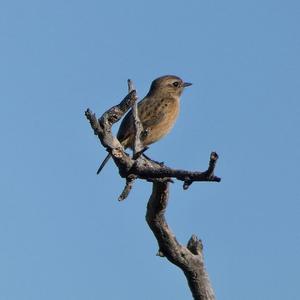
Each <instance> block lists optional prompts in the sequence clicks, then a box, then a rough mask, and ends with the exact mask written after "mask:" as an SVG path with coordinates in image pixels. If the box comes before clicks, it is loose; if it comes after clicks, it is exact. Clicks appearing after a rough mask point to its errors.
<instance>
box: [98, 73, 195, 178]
mask: <svg viewBox="0 0 300 300" xmlns="http://www.w3.org/2000/svg"><path fill="white" fill-rule="evenodd" d="M190 85H191V83H189V82H184V81H183V80H182V79H180V78H179V77H177V76H173V75H166V76H162V77H159V78H157V79H155V80H153V82H152V84H151V87H150V90H149V92H148V94H147V95H146V97H145V98H144V99H143V100H141V101H140V102H139V103H138V114H139V118H140V121H141V123H142V125H143V129H144V131H145V132H146V133H147V134H145V136H143V137H141V142H142V143H143V146H144V147H146V146H148V145H150V144H152V143H155V142H156V141H158V140H160V139H161V138H163V137H164V136H165V135H166V134H167V133H169V131H170V130H171V129H172V127H173V125H174V124H175V121H176V119H177V116H178V114H179V106H180V96H181V94H182V91H183V90H184V88H185V87H187V86H190ZM134 136H135V129H134V119H133V115H132V110H130V111H129V112H128V113H127V115H126V116H125V118H124V119H123V121H122V123H121V125H120V128H119V131H118V134H117V138H118V140H119V141H120V143H121V144H122V146H123V147H124V148H125V149H126V148H132V147H133V143H134ZM109 158H110V154H108V155H107V156H106V158H105V159H104V161H103V162H102V164H101V166H100V167H99V169H98V171H97V174H99V173H100V172H101V170H102V169H103V167H104V166H105V164H106V163H107V161H108V160H109Z"/></svg>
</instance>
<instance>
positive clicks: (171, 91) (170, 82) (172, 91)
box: [148, 75, 192, 97]
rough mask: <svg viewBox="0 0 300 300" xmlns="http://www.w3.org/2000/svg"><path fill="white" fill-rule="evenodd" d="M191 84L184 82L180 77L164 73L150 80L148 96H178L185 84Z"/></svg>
mask: <svg viewBox="0 0 300 300" xmlns="http://www.w3.org/2000/svg"><path fill="white" fill-rule="evenodd" d="M190 85H192V84H191V83H189V82H184V81H183V80H182V79H181V78H180V77H178V76H174V75H166V76H162V77H159V78H156V79H155V80H153V81H152V84H151V87H150V91H149V94H148V95H149V96H150V95H151V96H155V95H157V96H162V97H179V96H180V95H181V93H182V91H183V90H184V88H186V87H187V86H190Z"/></svg>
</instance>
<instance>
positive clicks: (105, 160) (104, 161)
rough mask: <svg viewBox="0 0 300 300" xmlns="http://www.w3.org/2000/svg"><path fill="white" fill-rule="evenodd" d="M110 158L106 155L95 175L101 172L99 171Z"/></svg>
mask: <svg viewBox="0 0 300 300" xmlns="http://www.w3.org/2000/svg"><path fill="white" fill-rule="evenodd" d="M110 158H111V155H110V154H108V155H107V156H106V157H105V159H104V160H103V162H102V164H101V165H100V167H99V169H98V171H97V175H98V174H99V173H100V172H101V170H102V169H103V167H104V166H105V165H106V163H107V162H108V160H109V159H110Z"/></svg>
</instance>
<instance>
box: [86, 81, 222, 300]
mask: <svg viewBox="0 0 300 300" xmlns="http://www.w3.org/2000/svg"><path fill="white" fill-rule="evenodd" d="M128 91H129V93H128V95H127V96H126V97H125V98H124V99H123V100H122V101H121V102H120V103H119V104H118V105H116V106H113V107H112V108H110V109H109V110H108V111H106V112H105V113H104V114H103V115H102V116H101V118H100V119H99V120H97V118H96V116H95V114H94V113H92V112H91V111H90V110H89V109H87V110H86V112H85V116H86V118H87V119H88V120H89V122H90V125H91V127H92V129H93V130H94V134H95V135H97V136H98V138H99V140H100V142H101V144H102V145H103V146H104V147H105V148H106V150H107V151H108V152H109V153H110V154H111V155H112V157H113V159H114V162H115V164H116V165H117V167H118V169H119V173H120V176H121V177H123V178H126V185H125V187H124V190H123V191H122V193H121V195H120V196H119V200H124V199H125V198H126V197H127V196H128V195H129V192H130V190H131V189H132V186H133V182H134V180H136V179H138V178H139V179H144V180H147V181H149V182H153V189H152V194H151V197H150V199H149V202H148V205H147V214H146V220H147V223H148V225H149V227H150V228H151V230H152V231H153V233H154V235H155V237H156V239H157V241H158V245H159V251H158V255H159V256H162V257H164V256H165V257H166V258H167V259H168V260H169V261H170V262H172V263H173V264H175V265H176V266H178V267H179V268H180V269H181V270H182V271H183V272H184V274H185V276H186V278H187V281H188V284H189V287H190V290H191V292H192V294H193V297H194V299H195V300H214V299H215V296H214V292H213V289H212V287H211V284H210V281H209V278H208V274H207V271H206V269H205V266H204V259H203V245H202V242H201V241H200V240H199V239H198V238H197V237H196V236H195V235H192V237H191V238H190V240H189V242H188V244H187V246H186V247H185V246H182V245H180V244H179V243H178V241H177V240H176V238H175V236H174V234H173V233H172V231H171V230H170V228H169V227H168V224H167V222H166V220H165V216H164V214H165V210H166V208H167V204H168V195H169V183H170V182H173V180H172V178H176V179H178V180H181V181H183V188H184V189H187V188H188V187H189V186H190V185H191V184H192V183H193V182H195V181H212V182H220V181H221V178H219V177H217V176H215V175H214V169H215V166H216V162H217V160H218V154H217V153H216V152H212V153H211V155H210V161H209V165H208V169H207V170H206V171H204V172H199V171H194V172H192V171H186V170H179V169H172V168H170V167H167V166H165V165H163V164H160V163H157V162H155V161H153V160H150V159H148V158H147V157H145V156H144V155H142V153H143V152H144V151H145V150H146V149H145V148H144V147H143V145H142V143H141V141H140V137H141V134H143V127H142V124H141V122H140V120H139V117H138V110H137V104H136V100H137V95H136V91H135V90H134V87H133V83H132V81H131V80H128ZM131 107H133V115H134V121H135V130H136V134H135V143H134V149H133V157H130V156H129V155H128V154H127V153H125V151H124V149H123V147H122V145H121V144H120V142H119V141H118V140H117V138H116V137H114V136H113V135H112V131H111V127H112V125H113V124H114V123H116V122H117V121H119V120H120V119H121V118H122V117H123V115H124V114H125V113H126V112H127V111H128V110H129V109H130V108H131Z"/></svg>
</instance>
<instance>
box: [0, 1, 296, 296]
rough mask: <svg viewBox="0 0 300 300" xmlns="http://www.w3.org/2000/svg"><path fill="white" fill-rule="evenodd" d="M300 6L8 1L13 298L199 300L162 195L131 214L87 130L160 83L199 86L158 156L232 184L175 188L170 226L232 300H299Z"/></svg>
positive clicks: (2, 202)
mask: <svg viewBox="0 0 300 300" xmlns="http://www.w3.org/2000/svg"><path fill="white" fill-rule="evenodd" d="M299 20H300V2H299V1H296V0H295V1H292V0H287V1H279V0H269V1H268V0H260V1H258V0H256V1H237V0H236V1H234V0H229V1H199V0H191V1H186V2H184V1H177V0H173V1H158V0H152V1H137V0H135V1H134V0H132V1H130V0H129V1H105V2H104V1H102V2H101V1H96V0H94V1H92V0H87V1H57V0H52V1H37V0H36V1H32V0H29V1H13V0H11V1H5V0H3V1H1V2H0V85H1V88H0V99H1V111H0V113H1V118H0V124H1V126H0V134H1V141H2V143H1V148H0V149H1V150H0V153H1V157H0V160H1V170H0V239H1V242H0V300H20V299H22V300H40V299H43V300H53V299H56V300H68V299H70V300H79V299H80V300H82V299H88V300H96V299H106V300H117V299H128V300H129V299H130V300H132V299H146V300H152V299H156V300H162V299H163V300H166V299H170V300H171V299H172V300H173V299H191V295H190V291H189V290H188V287H187V284H186V281H185V278H184V276H183V274H182V273H181V271H180V270H178V269H177V268H176V267H174V266H173V265H171V264H170V263H168V262H167V261H166V260H165V259H162V258H158V257H156V256H155V254H156V251H157V244H156V240H155V239H154V237H153V235H152V233H151V232H150V230H149V229H148V227H147V225H146V222H145V219H144V216H145V209H146V203H147V199H148V196H149V194H150V190H151V185H150V184H149V183H145V182H141V181H139V182H137V183H136V184H135V186H134V189H133V191H132V193H131V195H130V197H129V198H128V199H127V200H126V201H125V202H123V203H119V202H118V201H117V197H118V195H119V193H120V192H121V190H122V188H123V183H124V182H123V180H122V179H120V178H119V176H118V173H117V170H116V168H115V166H114V165H113V163H112V162H110V163H109V164H108V166H107V167H106V168H105V169H104V170H103V173H102V174H101V176H96V174H95V172H96V169H97V167H98V165H99V163H100V161H101V160H102V159H103V158H104V156H105V154H106V153H105V151H104V149H103V148H102V147H101V146H100V144H99V142H98V140H97V139H96V137H95V136H94V135H93V134H92V131H91V129H90V126H89V124H88V122H87V121H86V119H85V117H84V110H85V109H86V108H87V107H90V108H91V109H92V110H93V111H95V112H96V113H97V114H98V115H100V114H101V113H102V112H103V111H104V110H106V109H107V108H109V107H110V106H111V105H113V104H115V103H117V102H118V101H119V100H120V99H121V98H123V96H124V95H125V94H126V91H127V87H126V80H127V78H131V79H133V80H134V83H135V85H136V87H137V89H138V94H139V96H140V97H143V96H144V95H145V94H146V92H147V90H148V88H149V85H150V83H151V81H152V80H153V79H154V78H155V77H158V76H160V75H165V74H175V75H179V76H181V77H182V78H183V79H184V80H186V81H191V82H193V83H194V85H193V86H192V87H190V88H189V89H187V90H186V91H185V93H184V95H183V97H182V110H181V115H180V117H179V120H178V122H177V124H176V126H175V128H174V130H173V131H172V133H171V134H170V135H168V137H167V138H165V139H164V140H163V141H161V142H159V143H157V144H155V145H153V146H152V147H151V149H150V150H149V152H148V155H150V156H151V157H153V158H154V159H157V160H163V161H165V162H166V163H167V164H168V165H170V166H173V167H178V168H186V169H193V170H204V169H205V168H206V167H207V162H208V159H209V153H210V151H212V150H216V151H217V152H218V153H219V155H220V160H219V163H218V166H217V170H216V175H218V176H221V177H222V179H223V180H222V182H221V183H220V184H216V183H198V184H197V183H196V184H193V185H192V186H191V188H190V189H189V190H188V191H183V190H182V184H181V182H176V183H175V184H174V185H172V189H171V198H170V205H169V209H168V212H167V218H168V222H169V224H170V226H171V227H172V229H173V231H174V232H175V233H176V236H177V238H178V239H179V241H180V242H182V243H186V242H187V240H188V239H189V237H190V236H191V234H193V233H195V234H197V235H198V236H199V237H200V238H201V239H202V240H203V243H204V246H205V258H206V264H207V268H208V271H209V274H210V277H211V280H212V283H213V286H214V289H215V292H216V295H217V297H218V299H223V300H241V299H242V300H250V299H251V300H252V299H255V300H266V299H272V300H279V299H280V300H281V299H285V300H294V299H298V298H299V292H300V286H299V278H300V231H299V228H300V192H299V167H300V166H299V162H300V151H299V148H300V138H299V136H300V134H299V130H300V122H299V119H300V88H299V86H300V85H299V79H300V76H299V75H300V74H299V73H300V72H299V68H300V60H299V53H300V37H299V28H300V24H299V23H300V21H299Z"/></svg>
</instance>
